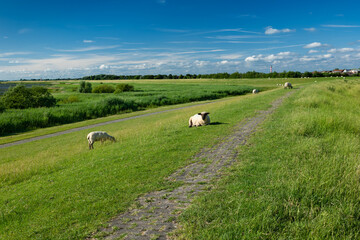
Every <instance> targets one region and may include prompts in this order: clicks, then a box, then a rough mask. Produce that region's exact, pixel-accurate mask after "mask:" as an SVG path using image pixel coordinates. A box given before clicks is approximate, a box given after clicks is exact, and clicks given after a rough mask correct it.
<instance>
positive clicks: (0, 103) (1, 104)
mask: <svg viewBox="0 0 360 240" xmlns="http://www.w3.org/2000/svg"><path fill="white" fill-rule="evenodd" d="M5 109H6V108H5V105H4V103H3V102H2V99H1V98H0V113H2V112H4V111H5Z"/></svg>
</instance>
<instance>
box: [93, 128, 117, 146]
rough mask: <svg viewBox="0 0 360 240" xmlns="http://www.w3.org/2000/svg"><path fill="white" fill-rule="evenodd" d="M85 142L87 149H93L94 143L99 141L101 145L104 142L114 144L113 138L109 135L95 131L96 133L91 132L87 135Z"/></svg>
mask: <svg viewBox="0 0 360 240" xmlns="http://www.w3.org/2000/svg"><path fill="white" fill-rule="evenodd" d="M87 140H88V142H89V149H90V150H91V149H94V146H93V144H94V142H96V141H101V143H103V142H104V141H106V140H110V141H112V142H116V140H115V138H114V137H113V136H110V135H109V134H107V133H106V132H102V131H96V132H91V133H89V134H88V135H87Z"/></svg>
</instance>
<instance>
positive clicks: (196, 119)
mask: <svg viewBox="0 0 360 240" xmlns="http://www.w3.org/2000/svg"><path fill="white" fill-rule="evenodd" d="M209 114H210V113H208V112H201V113H198V114H195V115H194V116H192V117H190V119H189V127H192V126H195V127H200V126H203V125H208V124H210V117H209Z"/></svg>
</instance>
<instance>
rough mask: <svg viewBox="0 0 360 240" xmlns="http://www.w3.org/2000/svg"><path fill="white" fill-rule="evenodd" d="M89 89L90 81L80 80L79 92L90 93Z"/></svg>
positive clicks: (90, 88) (90, 89)
mask: <svg viewBox="0 0 360 240" xmlns="http://www.w3.org/2000/svg"><path fill="white" fill-rule="evenodd" d="M91 91H92V87H91V83H89V82H85V81H81V82H80V88H79V92H81V93H91Z"/></svg>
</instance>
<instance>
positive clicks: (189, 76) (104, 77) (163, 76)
mask: <svg viewBox="0 0 360 240" xmlns="http://www.w3.org/2000/svg"><path fill="white" fill-rule="evenodd" d="M331 76H333V77H338V76H348V75H347V74H346V73H331V72H316V71H315V72H303V73H302V72H299V71H288V72H286V71H284V72H272V73H262V72H255V71H249V72H246V73H239V72H234V73H231V74H230V73H227V72H225V73H212V74H185V75H183V74H180V75H176V74H168V75H167V74H157V75H108V74H99V75H91V76H85V77H83V78H82V79H83V80H125V79H196V78H197V79H200V78H213V79H229V78H304V77H331ZM352 76H359V74H354V75H352Z"/></svg>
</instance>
